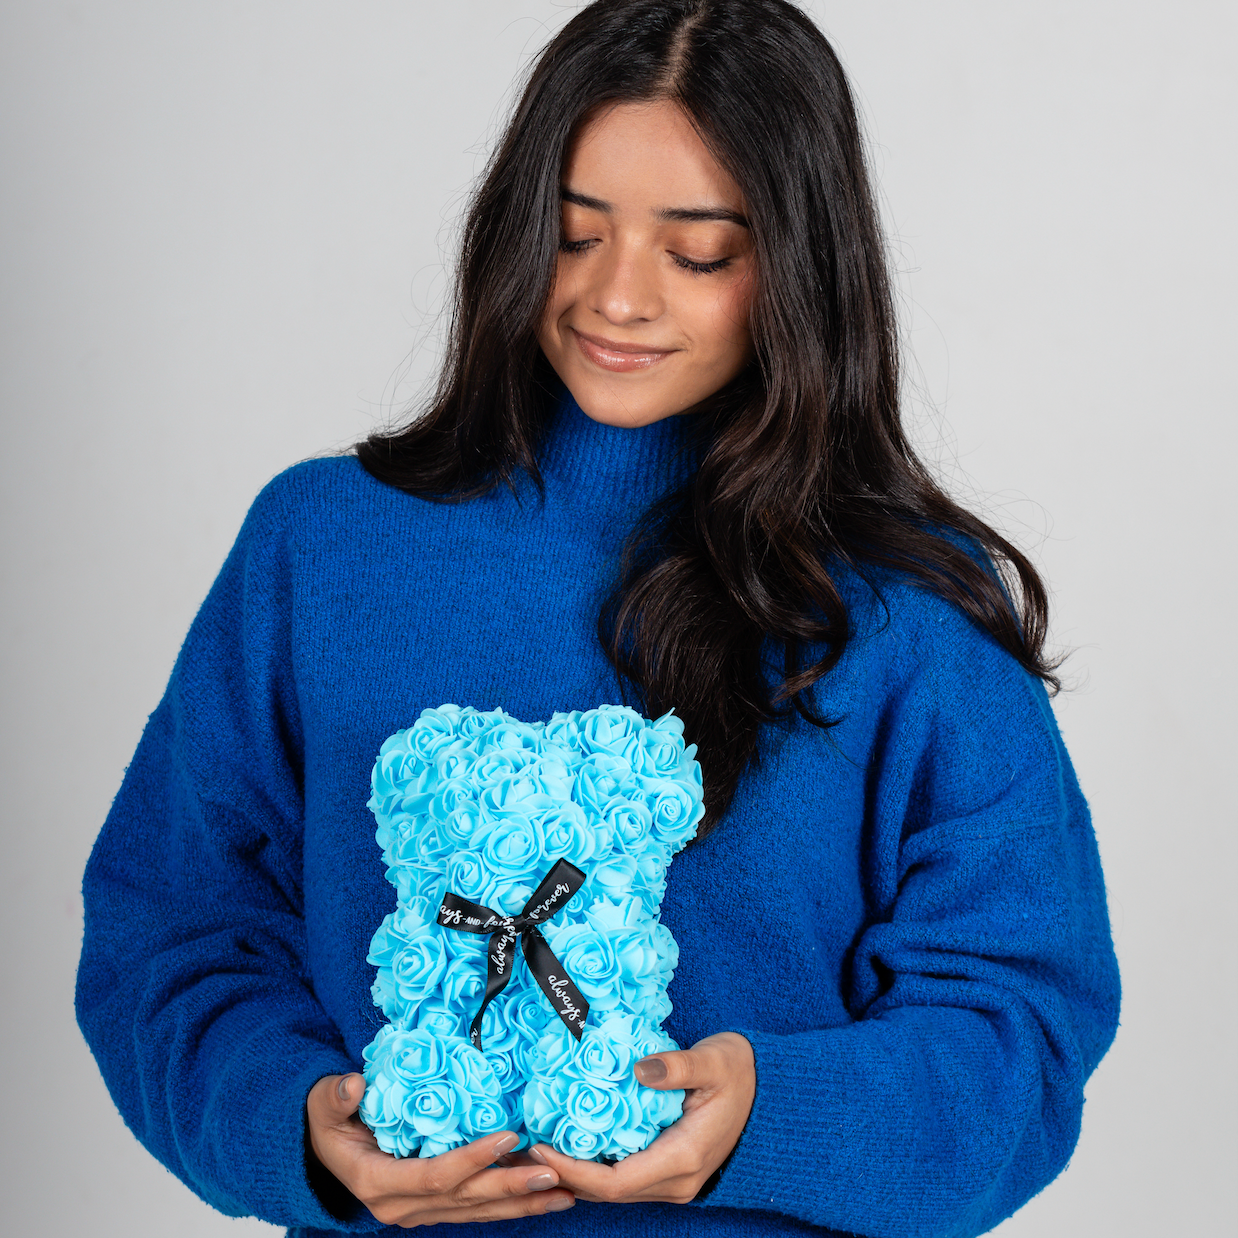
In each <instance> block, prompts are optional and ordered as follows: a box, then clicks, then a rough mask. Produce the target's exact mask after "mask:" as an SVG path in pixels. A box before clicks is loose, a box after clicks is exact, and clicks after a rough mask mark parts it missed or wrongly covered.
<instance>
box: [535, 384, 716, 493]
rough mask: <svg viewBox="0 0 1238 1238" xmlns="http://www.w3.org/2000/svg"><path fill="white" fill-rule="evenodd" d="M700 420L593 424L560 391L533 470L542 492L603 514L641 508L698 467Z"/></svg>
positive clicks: (685, 417)
mask: <svg viewBox="0 0 1238 1238" xmlns="http://www.w3.org/2000/svg"><path fill="white" fill-rule="evenodd" d="M699 422H700V414H686V415H683V414H681V415H678V416H674V417H664V418H663V419H662V420H661V421H655V422H652V423H651V424H649V425H647V426H638V427H636V428H634V429H628V428H626V427H622V426H609V425H604V424H603V423H601V422H599V421H594V420H593V418H592V417H590V416H589V415H588V414H587V413H585V412H584V411H583V410H582V409H581V407H580V405H579V404H577V403H576V401H575V399H574V398H573V397H572V395H571V393H570V392H569V391H567V389H566V388H564V389H563V390H562V392H561V394H560V395H559V397H558V399H557V401H556V404H555V407H554V410H553V412H552V413H551V416H550V418H549V420H548V423H547V426H546V430H545V433H544V435H543V437H542V443H541V449H540V451H539V454H538V464H539V465H540V467H541V470H542V475H543V477H544V478H545V480H546V485H547V487H548V488H550V487H553V488H555V489H558V488H559V487H566V488H568V489H570V491H571V492H572V493H573V494H574V495H575V497H576V498H577V499H580V500H585V501H588V502H591V503H594V504H596V505H597V506H599V507H603V508H620V507H622V508H631V507H636V506H639V507H647V506H648V505H649V504H650V503H653V502H655V501H657V500H658V499H660V498H661V497H662V496H663V495H665V494H667V493H669V492H670V491H672V490H674V489H677V488H678V487H679V486H681V485H682V484H683V483H684V482H685V481H687V480H688V478H689V477H691V475H692V474H693V473H694V472H695V471H696V468H697V465H698V464H699V463H700V457H701V445H700V441H699V440H700V424H699Z"/></svg>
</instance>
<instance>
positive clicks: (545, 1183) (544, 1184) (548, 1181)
mask: <svg viewBox="0 0 1238 1238" xmlns="http://www.w3.org/2000/svg"><path fill="white" fill-rule="evenodd" d="M558 1183H559V1179H558V1178H556V1177H555V1176H554V1174H534V1175H533V1177H531V1178H530V1179H529V1180H528V1181H527V1182H526V1183H525V1187H526V1188H527V1189H528V1190H530V1191H548V1190H550V1188H551V1187H552V1186H557V1185H558Z"/></svg>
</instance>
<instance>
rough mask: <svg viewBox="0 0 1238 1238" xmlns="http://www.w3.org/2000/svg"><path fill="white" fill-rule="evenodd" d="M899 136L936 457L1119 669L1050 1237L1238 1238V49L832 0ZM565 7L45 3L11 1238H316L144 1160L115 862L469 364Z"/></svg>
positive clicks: (28, 148)
mask: <svg viewBox="0 0 1238 1238" xmlns="http://www.w3.org/2000/svg"><path fill="white" fill-rule="evenodd" d="M810 8H811V10H812V11H813V13H814V14H815V15H816V16H817V17H818V19H819V20H820V21H821V22H822V24H823V26H824V27H825V28H826V30H827V32H828V33H829V34H830V35H831V36H832V37H833V38H834V40H835V42H836V46H837V48H838V50H839V52H840V54H841V55H842V57H843V59H844V61H845V62H846V64H847V65H848V66H849V68H850V70H851V72H852V74H853V76H854V80H855V82H856V84H857V87H858V90H859V94H860V96H861V99H862V102H863V108H864V112H865V114H866V120H867V123H868V126H869V132H870V136H871V139H872V142H873V147H874V154H875V162H876V167H877V170H878V174H879V177H880V181H881V186H882V191H883V197H884V203H885V208H886V211H887V221H888V225H889V229H890V233H891V238H892V247H893V252H894V256H895V260H896V264H897V267H898V270H899V288H900V293H901V298H902V310H903V314H904V326H905V330H906V336H907V340H908V342H909V344H910V346H911V348H912V350H913V351H914V361H915V365H914V367H913V370H912V374H911V377H912V380H913V383H912V390H911V391H910V393H909V394H910V399H911V411H912V416H913V421H914V424H915V427H916V432H917V435H918V438H919V441H920V442H921V443H922V444H923V446H924V448H925V450H926V451H927V452H928V454H929V456H930V457H931V458H932V459H933V460H934V461H935V462H936V463H937V465H938V466H939V467H940V468H941V470H942V471H943V472H944V474H945V475H946V477H947V478H948V480H949V482H950V484H951V485H952V486H953V487H954V489H955V490H956V492H958V493H960V494H961V495H962V496H964V497H965V498H967V499H968V500H969V501H971V502H973V503H975V504H977V505H979V506H980V507H981V508H982V509H983V510H984V511H985V512H987V513H988V514H989V516H990V517H991V518H992V519H994V520H995V521H997V522H998V523H999V524H1000V525H1001V526H1002V527H1003V528H1005V529H1006V530H1008V531H1009V532H1010V533H1012V534H1013V535H1014V536H1015V537H1016V538H1017V539H1018V540H1020V541H1021V542H1022V544H1023V545H1025V546H1026V547H1028V548H1029V549H1030V550H1031V551H1032V553H1033V554H1034V556H1035V557H1036V559H1037V561H1038V562H1039V564H1040V565H1041V566H1042V567H1043V569H1044V571H1045V572H1046V574H1047V576H1048V579H1049V581H1050V582H1051V585H1052V587H1053V590H1054V594H1055V603H1056V615H1055V626H1054V634H1055V639H1056V641H1057V642H1058V643H1059V644H1060V645H1062V646H1069V647H1070V648H1072V649H1073V650H1074V653H1073V655H1072V656H1071V658H1070V661H1069V662H1068V663H1067V674H1068V678H1069V681H1070V683H1071V685H1072V687H1073V690H1072V691H1070V692H1068V693H1067V694H1065V695H1064V696H1063V697H1062V698H1061V699H1060V700H1059V703H1058V706H1057V711H1058V717H1059V719H1060V720H1061V724H1062V726H1063V728H1064V730H1065V733H1066V737H1067V741H1068V743H1069V745H1070V747H1071V751H1072V753H1073V755H1074V758H1075V761H1076V764H1077V766H1078V769H1079V773H1080V777H1081V779H1082V782H1083V785H1084V788H1085V790H1086V791H1087V793H1088V795H1089V797H1090V800H1091V803H1092V806H1093V810H1094V814H1095V820H1096V830H1097V834H1098V836H1099V839H1100V847H1101V852H1102V857H1103V860H1104V864H1105V869H1106V874H1107V878H1108V885H1109V898H1110V907H1111V912H1112V918H1113V923H1114V931H1115V935H1116V939H1117V949H1118V954H1119V957H1120V960H1121V963H1122V968H1123V979H1124V987H1125V1005H1124V1010H1123V1026H1122V1029H1121V1031H1120V1032H1119V1034H1118V1038H1117V1041H1116V1044H1115V1045H1114V1048H1113V1049H1112V1051H1111V1052H1110V1054H1109V1056H1108V1057H1107V1058H1106V1059H1105V1061H1104V1063H1103V1064H1102V1065H1101V1067H1100V1069H1099V1071H1098V1072H1097V1074H1096V1075H1095V1076H1094V1077H1093V1079H1092V1081H1091V1083H1090V1085H1089V1087H1088V1094H1087V1095H1088V1103H1087V1108H1086V1113H1085V1117H1084V1127H1083V1137H1082V1140H1081V1142H1080V1144H1079V1148H1078V1151H1077V1153H1076V1155H1075V1157H1074V1161H1073V1163H1072V1164H1071V1166H1070V1168H1069V1170H1068V1171H1067V1172H1066V1173H1065V1174H1064V1175H1063V1176H1062V1177H1061V1178H1060V1179H1059V1180H1058V1181H1057V1182H1056V1183H1054V1185H1053V1186H1051V1187H1050V1188H1049V1189H1048V1190H1047V1191H1045V1192H1044V1193H1043V1194H1042V1195H1041V1196H1040V1197H1038V1198H1037V1199H1036V1200H1034V1201H1033V1202H1032V1203H1031V1204H1029V1205H1028V1206H1027V1207H1026V1208H1025V1209H1024V1210H1023V1211H1022V1212H1021V1213H1019V1215H1018V1216H1016V1217H1015V1218H1014V1219H1013V1220H1011V1221H1010V1222H1008V1223H1007V1224H1006V1225H1004V1226H1002V1227H1001V1232H1002V1233H1003V1234H1004V1235H1007V1236H1008V1238H1016V1236H1017V1238H1032V1236H1033V1235H1035V1236H1037V1238H1040V1236H1044V1238H1049V1236H1051V1235H1052V1236H1054V1238H1060V1236H1062V1235H1067V1236H1071V1235H1093V1234H1095V1235H1109V1234H1122V1235H1125V1236H1127V1238H1137V1236H1143V1235H1148V1236H1152V1235H1157V1236H1160V1235H1164V1234H1167V1233H1174V1234H1179V1233H1180V1234H1189V1235H1191V1236H1192V1238H1207V1236H1211V1235H1222V1234H1230V1233H1232V1232H1233V1229H1232V1226H1233V1223H1234V1215H1235V1207H1234V1186H1233V1181H1234V1178H1233V1174H1232V1170H1233V1165H1234V1147H1235V1140H1234V1126H1235V1116H1234V1115H1235V1110H1236V1106H1235V1089H1234V1070H1233V1045H1234V1039H1233V1038H1234V1028H1235V992H1236V991H1238V988H1236V986H1235V973H1234V967H1233V962H1232V960H1233V955H1234V946H1235V940H1236V936H1235V923H1234V920H1235V917H1234V899H1233V885H1232V874H1233V870H1234V834H1235V824H1236V821H1235V817H1236V815H1238V814H1236V813H1235V793H1234V785H1233V784H1234V778H1233V774H1234V763H1233V760H1232V757H1231V752H1232V749H1233V747H1234V739H1235V733H1234V727H1233V724H1232V721H1231V709H1230V708H1229V706H1230V703H1231V701H1232V699H1233V696H1234V680H1233V658H1232V656H1231V653H1230V650H1231V645H1232V636H1231V634H1230V624H1231V619H1232V614H1233V604H1234V572H1233V554H1232V550H1231V539H1230V537H1229V536H1228V535H1229V534H1230V532H1231V531H1232V523H1231V521H1230V519H1229V501H1230V499H1231V497H1232V493H1233V490H1232V487H1229V486H1227V485H1226V483H1227V482H1228V480H1229V473H1230V461H1231V458H1232V454H1233V449H1234V446H1235V439H1236V432H1235V413H1236V412H1238V409H1236V408H1235V398H1234V393H1233V383H1232V368H1233V365H1232V357H1233V352H1232V349H1233V340H1234V336H1235V326H1236V323H1235V310H1234V303H1235V297H1234V289H1235V278H1234V277H1235V242H1234V236H1235V227H1234V205H1233V202H1234V190H1235V183H1236V177H1235V171H1234V164H1233V151H1234V142H1233V133H1232V129H1231V122H1232V120H1233V117H1234V112H1235V106H1234V105H1235V98H1234V78H1233V73H1232V68H1231V64H1230V60H1231V58H1232V54H1233V48H1234V47H1235V46H1236V45H1238V40H1236V35H1238V30H1236V29H1235V12H1236V11H1238V10H1236V6H1234V5H1232V4H1231V3H1228V2H1222V0H1217V2H1211V0H1185V2H1183V0H1179V2H1178V3H1174V4H1169V3H1148V2H1146V0H1145V2H1142V3H1139V2H1128V3H1126V4H1123V5H1118V4H1114V3H1111V2H1108V0H1069V2H1067V0H1037V3H1034V4H1033V3H1026V2H1023V3H1003V4H992V3H989V2H988V0H966V2H942V0H936V2H934V3H932V4H923V3H912V2H895V0H868V2H863V0H834V2H828V3H827V2H826V0H814V3H812V4H811V5H810ZM575 9H576V5H575V4H569V3H556V2H554V0H452V2H451V3H444V2H443V0H403V2H398V0H350V2H349V3H344V2H343V0H337V2H335V3H326V2H323V0H296V2H295V3H294V2H292V0H258V2H256V3H255V2H252V0H251V2H241V0H212V2H211V3H204V4H167V3H165V2H164V0H99V2H97V3H91V2H90V0H79V2H71V0H25V3H12V2H10V3H7V4H5V5H4V6H3V24H4V30H3V32H2V33H0V49H2V50H0V89H2V90H3V94H4V121H3V137H2V140H3V151H2V156H3V157H2V160H0V167H2V168H3V169H4V171H3V184H2V187H0V195H2V197H0V212H2V228H3V235H4V249H3V257H2V258H0V262H2V263H3V266H2V268H0V270H2V275H0V289H2V298H3V311H2V312H3V332H2V338H3V350H4V351H3V364H2V365H0V384H2V391H3V408H4V416H5V426H4V429H5V445H6V450H5V451H4V454H3V460H2V464H0V467H3V470H4V480H3V504H4V529H5V534H6V537H5V550H4V574H5V586H6V588H5V597H6V605H5V607H4V615H3V624H4V628H3V634H2V637H0V651H2V655H3V665H4V676H5V682H4V695H3V700H4V744H3V756H4V771H3V777H2V779H0V788H2V791H3V795H4V803H5V814H4V818H3V832H2V835H0V839H2V845H3V857H2V861H0V878H2V880H3V898H2V899H0V915H2V916H3V926H4V928H3V931H4V943H3V945H4V948H3V952H2V953H0V960H2V961H0V967H2V968H3V977H2V982H3V989H2V992H3V994H4V1002H3V1010H4V1013H3V1037H4V1041H3V1060H4V1062H5V1063H6V1068H7V1071H8V1080H9V1083H8V1088H9V1091H8V1096H9V1098H10V1099H9V1112H8V1117H7V1120H5V1121H4V1122H3V1123H2V1124H0V1126H2V1129H3V1136H2V1137H3V1139H4V1141H5V1147H4V1152H3V1159H2V1160H0V1165H2V1166H3V1171H2V1172H3V1175H4V1183H3V1187H4V1189H3V1192H2V1195H3V1201H4V1202H3V1204H2V1205H0V1207H2V1208H3V1213H4V1215H3V1221H4V1229H5V1231H6V1232H7V1233H12V1234H21V1235H26V1234H36V1233H37V1234H62V1233H63V1234H71V1233H89V1234H92V1235H100V1236H102V1235H125V1236H126V1238H132V1236H135V1235H155V1234H160V1235H167V1234H174V1235H208V1234H227V1233H231V1234H234V1235H239V1234H242V1233H249V1234H258V1233H272V1232H273V1231H272V1230H271V1228H270V1227H269V1226H264V1225H261V1224H259V1223H258V1222H254V1221H232V1220H228V1219H225V1218H223V1217H221V1216H218V1215H216V1214H214V1213H212V1212H211V1211H210V1210H209V1209H208V1208H207V1207H206V1206H205V1205H203V1204H201V1203H199V1202H198V1201H197V1200H196V1199H195V1198H194V1197H193V1196H192V1195H191V1194H190V1193H189V1192H188V1191H187V1190H186V1189H185V1188H184V1187H182V1186H180V1185H179V1184H178V1183H177V1182H176V1181H175V1179H173V1178H172V1177H171V1176H170V1175H169V1174H167V1173H166V1172H165V1171H164V1170H163V1169H162V1168H160V1167H159V1166H158V1165H157V1164H156V1163H155V1161H154V1160H153V1159H151V1158H150V1157H149V1156H148V1155H147V1154H146V1153H145V1152H144V1151H143V1150H142V1149H141V1148H140V1147H139V1146H138V1144H137V1143H136V1141H135V1140H134V1139H133V1138H132V1136H131V1135H129V1134H128V1133H127V1132H126V1130H125V1129H124V1127H123V1125H122V1123H121V1121H120V1118H119V1117H118V1116H117V1114H116V1111H115V1109H114V1108H113V1107H112V1104H111V1102H110V1100H109V1099H108V1097H107V1095H106V1093H105V1091H104V1088H103V1085H102V1083H101V1081H100V1079H99V1077H98V1075H97V1074H96V1072H95V1069H94V1066H93V1062H92V1059H91V1058H90V1055H89V1053H88V1051H87V1049H86V1047H85V1045H84V1043H83V1042H82V1040H81V1038H80V1036H79V1034H78V1032H77V1029H76V1026H75V1024H74V1021H73V1014H72V1006H71V998H72V981H73V972H74V966H75V963H76V958H77V951H78V946H79V941H80V922H81V905H80V898H79V881H80V874H81V870H82V867H83V865H84V863H85V860H86V856H87V853H88V849H89V847H90V844H91V841H92V839H93V837H94V834H95V832H96V830H97V829H98V826H99V824H100V822H101V821H102V819H103V817H104V815H105V813H106V811H107V807H108V803H109V801H110V799H111V797H112V795H113V794H114V792H115V790H116V788H117V786H118V784H119V782H120V778H121V775H122V772H123V770H124V767H125V763H126V761H127V760H128V759H129V756H130V754H131V752H132V750H133V747H134V745H135V743H136V741H137V738H138V735H139V732H140V730H141V727H142V724H143V722H144V720H145V718H146V715H147V713H148V712H149V711H150V710H151V709H152V708H153V707H154V705H155V703H156V701H157V699H158V697H159V694H160V692H161V691H162V688H163V685H164V682H165V680H166V677H167V675H168V672H169V670H170V668H171V665H172V661H173V658H174V656H175V654H176V650H177V648H178V645H179V643H180V641H181V638H182V636H183V634H184V631H185V629H186V627H187V625H188V623H189V621H190V619H191V617H192V616H193V613H194V610H195V607H196V606H197V604H198V602H199V601H200V599H201V598H202V596H203V594H204V592H205V591H206V589H207V587H208V585H209V584H210V581H211V579H212V576H213V575H214V573H215V571H216V570H217V568H218V566H219V564H220V563H221V561H222V559H223V556H224V554H225V552H226V551H227V548H228V546H229V544H230V542H231V540H232V538H233V536H234V534H235V532H236V530H237V528H238V526H239V524H240V521H241V517H242V515H243V513H244V511H245V508H246V505H247V504H248V502H249V501H250V499H251V498H252V497H253V495H254V494H255V493H256V492H257V491H258V489H259V488H260V487H261V486H262V484H263V483H264V482H265V481H266V480H267V479H268V478H269V477H271V476H272V475H273V474H274V473H276V472H277V471H279V470H280V469H281V468H283V467H285V466H286V465H288V464H289V463H291V462H293V461H295V460H297V459H298V458H301V457H304V456H307V455H311V454H314V453H317V452H321V451H324V450H330V449H332V448H335V447H337V446H340V445H343V444H347V443H348V442H350V441H351V440H353V439H355V438H357V437H358V436H359V435H362V434H364V433H365V432H367V431H368V430H369V429H370V428H371V427H372V426H373V425H375V424H376V422H379V421H383V420H385V419H387V418H389V417H391V416H394V415H395V414H396V413H398V411H399V409H400V408H401V407H403V406H404V404H405V403H406V402H407V401H408V400H409V399H410V398H412V397H414V396H415V395H416V393H417V391H418V390H419V388H420V386H421V384H422V383H423V382H424V380H425V377H426V376H427V375H428V374H429V373H430V372H431V370H432V369H433V366H434V362H435V358H436V356H437V349H438V337H437V335H436V333H435V328H434V313H435V310H436V308H437V306H438V305H439V303H440V297H441V293H442V291H443V288H444V266H443V263H444V258H445V256H446V255H447V254H449V252H450V250H449V247H450V243H451V239H452V236H453V221H454V220H455V219H456V216H457V213H458V210H459V207H460V204H461V202H462V200H463V197H464V195H465V193H466V191H467V188H468V186H469V183H470V180H471V178H472V177H473V175H474V174H475V172H476V171H477V170H478V169H479V168H480V167H481V164H482V160H483V157H484V152H485V150H486V149H487V143H488V141H489V140H490V139H491V138H492V137H493V135H494V133H495V130H496V126H497V124H498V123H499V121H500V118H501V116H502V114H503V109H504V106H505V104H506V102H507V101H508V99H509V89H510V83H511V80H512V78H513V75H514V74H515V73H516V71H517V70H519V69H520V68H521V67H522V66H523V65H525V64H526V63H527V60H528V57H529V56H530V55H531V54H532V53H533V52H534V51H535V50H536V49H537V48H538V47H539V46H540V45H541V44H542V43H543V42H544V40H545V39H546V37H547V36H548V34H549V33H550V32H551V31H552V30H553V29H555V28H556V27H557V26H558V25H559V24H560V23H562V22H563V21H564V20H566V18H567V17H568V16H569V15H570V14H571V13H572V12H574V11H575Z"/></svg>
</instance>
